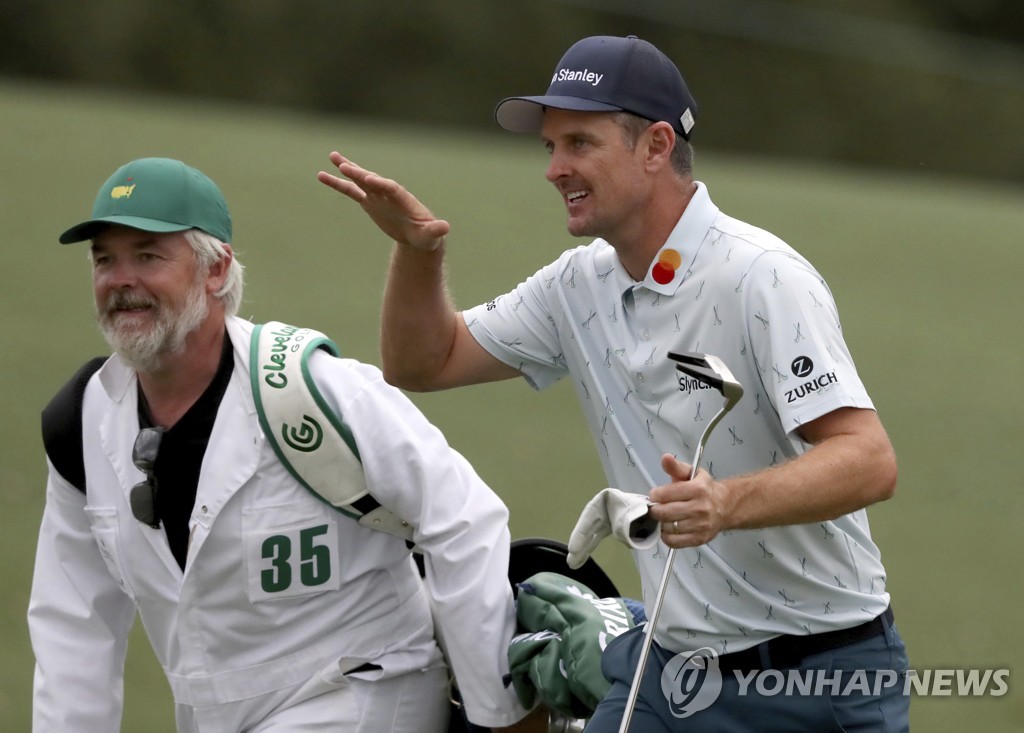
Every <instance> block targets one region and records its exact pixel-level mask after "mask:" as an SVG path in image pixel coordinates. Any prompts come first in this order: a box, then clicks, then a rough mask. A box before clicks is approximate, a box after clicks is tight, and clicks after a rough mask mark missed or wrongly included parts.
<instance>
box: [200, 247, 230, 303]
mask: <svg viewBox="0 0 1024 733" xmlns="http://www.w3.org/2000/svg"><path fill="white" fill-rule="evenodd" d="M234 257H235V253H234V252H232V251H231V245H230V244H225V245H224V254H223V255H222V256H221V257H220V258H219V259H218V260H217V261H216V262H214V263H213V264H211V265H210V271H209V272H208V273H207V275H206V291H207V292H208V293H211V294H212V293H217V292H219V291H220V289H221V287H223V285H224V282H225V281H226V280H227V277H228V269H229V268H230V267H231V260H233V259H234Z"/></svg>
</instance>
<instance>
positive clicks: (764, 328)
mask: <svg viewBox="0 0 1024 733" xmlns="http://www.w3.org/2000/svg"><path fill="white" fill-rule="evenodd" d="M745 295H746V313H747V333H748V336H749V339H750V343H751V348H752V349H753V352H754V358H755V360H756V361H757V367H758V372H759V373H760V375H761V381H762V384H763V385H764V388H765V392H766V394H767V395H768V398H769V399H770V400H771V402H772V405H773V407H774V408H775V410H776V411H777V412H778V414H779V418H780V420H781V421H782V425H783V427H784V428H785V430H786V432H787V433H790V434H791V433H793V432H794V431H795V430H797V429H798V428H799V427H800V426H801V425H803V424H804V423H807V422H810V421H811V420H814V419H816V418H818V417H821V416H822V415H825V414H827V413H829V412H832V411H833V410H836V409H839V408H841V407H858V408H867V409H873V405H872V402H871V399H870V398H869V397H868V394H867V391H866V390H865V388H864V384H863V383H862V382H861V379H860V376H859V375H858V374H857V369H856V367H855V366H854V363H853V358H852V356H851V355H850V351H849V349H848V348H847V345H846V341H845V340H844V338H843V331H842V326H841V324H840V321H839V311H838V308H837V307H836V303H835V300H834V299H833V297H832V293H831V291H830V290H829V288H828V286H827V285H826V284H825V281H824V279H823V278H822V277H821V275H819V274H818V272H817V271H816V270H814V268H813V267H811V265H810V264H808V263H807V262H806V261H805V260H803V259H801V258H799V257H796V256H793V255H790V254H787V253H781V252H771V253H766V254H764V255H762V256H760V257H759V258H758V259H757V260H756V261H755V262H754V263H753V265H752V267H751V269H750V272H749V274H748V277H747V287H746V290H745Z"/></svg>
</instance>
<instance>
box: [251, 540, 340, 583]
mask: <svg viewBox="0 0 1024 733" xmlns="http://www.w3.org/2000/svg"><path fill="white" fill-rule="evenodd" d="M324 534H327V525H326V524H321V525H319V526H316V527H308V528H306V529H303V530H300V531H299V582H300V583H301V584H302V585H304V586H309V587H312V586H317V585H323V584H324V583H326V582H327V581H328V580H329V579H330V577H331V553H330V550H329V549H328V548H327V546H326V545H318V544H316V543H315V541H316V538H317V537H319V536H321V535H324ZM262 554H263V559H264V560H270V567H269V568H266V569H265V570H263V571H261V572H260V585H261V586H262V587H263V590H264V591H265V592H267V593H280V592H281V591H284V590H287V589H288V588H290V587H291V585H292V576H293V568H292V564H291V560H292V538H291V537H289V536H288V535H284V534H276V535H273V536H271V537H267V539H265V540H264V541H263V548H262Z"/></svg>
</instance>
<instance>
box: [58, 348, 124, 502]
mask: <svg viewBox="0 0 1024 733" xmlns="http://www.w3.org/2000/svg"><path fill="white" fill-rule="evenodd" d="M107 358H108V357H106V356H97V357H95V358H93V359H90V360H89V361H88V362H86V363H85V365H83V366H82V367H81V368H80V369H79V370H78V371H77V372H76V373H75V376H73V377H72V378H71V379H70V380H68V382H67V384H65V385H64V386H63V387H61V388H60V391H59V392H57V394H56V395H54V397H53V399H52V400H50V403H49V404H48V405H47V406H46V407H44V408H43V415H42V423H43V447H44V448H45V449H46V455H47V456H49V458H50V463H52V464H53V467H54V468H55V469H57V473H59V474H60V475H61V476H62V477H64V480H65V481H67V482H68V483H70V484H71V485H72V486H74V487H75V488H76V489H78V490H79V491H81V492H82V493H83V494H84V493H85V459H84V457H83V455H82V398H83V396H84V395H85V386H86V385H87V384H89V380H90V379H92V375H93V374H95V373H96V371H97V370H98V369H99V368H100V367H101V366H103V363H104V362H105V361H106V360H107Z"/></svg>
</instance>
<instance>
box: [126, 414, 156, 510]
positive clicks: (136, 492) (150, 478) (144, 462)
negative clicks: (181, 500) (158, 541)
mask: <svg viewBox="0 0 1024 733" xmlns="http://www.w3.org/2000/svg"><path fill="white" fill-rule="evenodd" d="M163 437H164V429H163V428H143V429H142V430H140V431H139V435H138V437H136V438H135V446H134V447H133V448H132V463H134V464H135V467H136V468H137V469H139V470H140V471H142V472H143V473H144V474H146V480H145V481H140V482H139V483H137V484H135V486H133V487H132V492H131V494H129V499H130V501H131V505H132V514H133V515H134V516H135V518H136V519H138V520H139V521H140V522H142V523H143V524H148V525H149V526H150V527H152V528H153V529H159V527H160V520H159V519H157V516H156V474H155V473H154V472H153V468H154V467H155V466H156V456H157V453H159V452H160V441H161V440H163Z"/></svg>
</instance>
